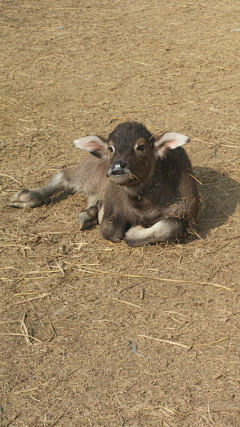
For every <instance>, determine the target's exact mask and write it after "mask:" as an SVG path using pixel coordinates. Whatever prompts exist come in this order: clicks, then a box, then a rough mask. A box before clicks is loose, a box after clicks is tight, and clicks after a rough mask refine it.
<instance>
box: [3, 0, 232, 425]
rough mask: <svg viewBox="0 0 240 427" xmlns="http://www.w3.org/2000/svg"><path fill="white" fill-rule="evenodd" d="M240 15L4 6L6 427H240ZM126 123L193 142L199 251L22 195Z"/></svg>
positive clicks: (202, 9)
mask: <svg viewBox="0 0 240 427" xmlns="http://www.w3.org/2000/svg"><path fill="white" fill-rule="evenodd" d="M239 14H240V4H239V1H236V0H235V1H234V0H232V1H223V0H220V1H217V2H215V1H213V0H210V1H204V0H197V1H191V0H185V1H183V2H179V1H176V0H162V1H161V2H160V1H157V0H152V1H151V2H146V1H144V0H138V1H135V2H133V1H129V0H122V1H119V0H112V1H111V2H108V1H99V0H85V1H84V2H78V1H76V0H70V1H62V0H60V1H54V0H52V1H50V0H45V1H44V0H43V1H38V2H37V1H35V0H33V1H31V2H30V1H29V0H28V1H26V0H23V1H22V2H18V1H16V0H15V1H13V0H8V1H3V2H2V4H1V11H0V23H1V61H0V67H1V73H0V80H1V106H0V108H1V119H0V120H1V127H2V130H1V146H0V148H1V172H0V180H1V241H0V253H1V265H0V277H1V300H0V305H1V318H0V340H1V346H0V352H1V356H0V366H1V368H0V369H1V370H0V373H1V381H0V389H1V406H0V414H1V417H2V424H1V425H2V426H3V427H7V426H10V427H23V426H24V427H35V426H37V427H38V426H39V427H40V426H41V427H42V426H43V427H53V426H57V427H63V426H64V427H66V426H67V427H80V426H81V427H85V426H89V427H95V426H101V427H103V426H104V427H108V426H113V427H115V426H116V427H123V426H124V427H127V426H128V427H150V426H164V427H169V426H170V427H188V426H189V427H190V426H191V427H200V426H201V427H206V426H212V425H214V426H216V427H225V426H227V427H239V426H240V399H239V398H240V358H239V353H240V346H239V340H240V332H239V331H240V289H239V253H240V251H239V238H240V233H239V222H240V209H239V205H238V202H239V198H240V179H239V163H240V161H239V149H240V141H239V140H240V138H239V137H240V128H239V126H240V124H239V123H240V99H239V90H240V69H239V42H240V28H239V27H240V22H239ZM126 120H137V121H140V122H143V123H144V124H145V125H146V126H147V127H148V128H149V129H150V130H151V131H152V132H154V133H157V132H159V131H164V130H171V131H176V132H182V133H184V134H187V135H188V136H189V137H190V138H191V143H190V144H189V146H188V147H187V151H188V153H189V156H190V158H191V160H192V163H193V165H194V169H195V173H196V176H197V179H198V180H199V181H201V184H199V188H200V191H201V193H202V197H203V199H204V210H203V212H202V216H201V219H200V221H199V225H198V228H197V235H196V236H193V237H194V238H192V239H190V240H189V241H188V242H187V243H186V244H176V245H166V246H162V245H155V246H148V247H144V248H134V249H132V248H130V247H127V245H126V244H125V243H124V242H120V243H118V244H111V243H109V242H108V241H104V240H103V239H101V238H100V236H99V229H98V227H96V228H94V229H92V230H90V231H86V232H81V231H80V230H79V225H78V220H77V212H78V211H79V210H81V209H82V208H83V207H84V206H85V200H84V197H82V196H79V195H75V196H73V197H70V198H67V199H64V200H61V201H59V203H55V202H54V203H52V204H50V205H48V206H42V207H40V208H36V209H33V210H29V211H26V210H25V211H24V210H23V211H22V210H18V209H13V208H11V207H9V206H8V201H9V199H10V197H11V195H12V194H13V192H15V191H17V190H18V189H23V188H34V187H36V186H41V185H43V184H44V183H46V182H47V181H48V180H49V178H50V177H51V176H52V175H53V174H54V173H55V171H57V170H59V169H60V168H61V167H63V166H64V165H71V164H75V163H77V162H78V160H79V159H80V158H81V156H82V157H83V156H84V154H82V153H81V152H79V151H76V149H74V148H73V146H72V141H73V140H74V139H76V138H77V137H80V136H83V135H88V134H95V133H97V134H99V135H103V136H106V135H108V133H109V132H110V131H111V130H112V129H113V128H114V127H115V126H116V125H117V124H118V123H121V122H123V121H126Z"/></svg>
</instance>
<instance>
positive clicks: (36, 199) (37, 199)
mask: <svg viewBox="0 0 240 427" xmlns="http://www.w3.org/2000/svg"><path fill="white" fill-rule="evenodd" d="M69 169H70V168H69ZM67 190H72V191H73V192H74V188H71V185H70V182H69V181H68V180H67V178H66V175H65V171H61V172H59V173H57V175H55V176H54V177H53V178H52V180H51V181H50V182H49V183H48V184H47V185H46V186H45V187H42V188H35V189H34V190H32V191H31V190H22V191H18V192H17V193H15V194H14V195H13V196H12V198H11V200H10V205H11V206H13V207H15V208H34V207H35V206H40V205H43V204H46V203H48V202H49V200H50V199H51V197H52V196H54V194H56V193H59V192H61V191H67Z"/></svg>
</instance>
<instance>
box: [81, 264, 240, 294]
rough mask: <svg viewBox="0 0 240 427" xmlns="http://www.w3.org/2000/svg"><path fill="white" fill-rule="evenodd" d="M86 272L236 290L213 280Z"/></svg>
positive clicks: (90, 270)
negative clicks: (203, 280) (202, 280)
mask: <svg viewBox="0 0 240 427" xmlns="http://www.w3.org/2000/svg"><path fill="white" fill-rule="evenodd" d="M84 272H85V273H89V274H91V273H92V272H95V273H101V274H113V275H115V276H121V277H130V278H131V277H132V278H136V279H145V280H158V281H160V282H169V283H185V284H194V285H204V286H206V285H207V286H214V287H216V288H220V289H225V290H227V291H234V289H233V288H229V287H228V286H223V285H219V284H218V283H212V282H200V281H194V280H180V279H166V278H164V277H149V276H142V275H136V274H123V273H118V272H113V271H104V270H96V269H93V268H92V269H88V270H84Z"/></svg>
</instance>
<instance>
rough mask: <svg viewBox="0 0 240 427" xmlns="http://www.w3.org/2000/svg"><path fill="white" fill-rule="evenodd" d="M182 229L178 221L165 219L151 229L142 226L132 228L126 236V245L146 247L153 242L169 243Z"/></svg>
mask: <svg viewBox="0 0 240 427" xmlns="http://www.w3.org/2000/svg"><path fill="white" fill-rule="evenodd" d="M179 229H181V226H180V224H179V222H178V221H176V222H175V221H174V220H173V219H171V220H170V219H163V220H161V221H158V222H157V223H156V224H154V225H152V226H151V227H149V228H144V227H142V226H141V225H137V226H133V227H131V228H130V229H129V230H128V231H127V232H126V234H125V240H126V243H128V244H129V245H130V246H140V245H146V244H147V243H153V242H167V241H168V240H171V239H172V238H173V236H174V238H175V234H176V232H177V231H178V230H179Z"/></svg>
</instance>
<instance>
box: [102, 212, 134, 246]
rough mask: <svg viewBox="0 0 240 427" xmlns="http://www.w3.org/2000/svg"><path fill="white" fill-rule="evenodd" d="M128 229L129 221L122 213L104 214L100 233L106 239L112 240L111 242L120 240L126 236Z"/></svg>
mask: <svg viewBox="0 0 240 427" xmlns="http://www.w3.org/2000/svg"><path fill="white" fill-rule="evenodd" d="M100 217H101V211H100ZM127 229H128V223H127V222H126V221H125V220H124V219H123V218H122V217H121V216H120V215H106V214H105V213H104V214H103V217H102V219H101V224H100V233H101V235H102V237H103V238H104V239H106V240H110V241H111V242H118V241H119V240H122V239H123V238H124V235H125V232H126V230H127Z"/></svg>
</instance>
